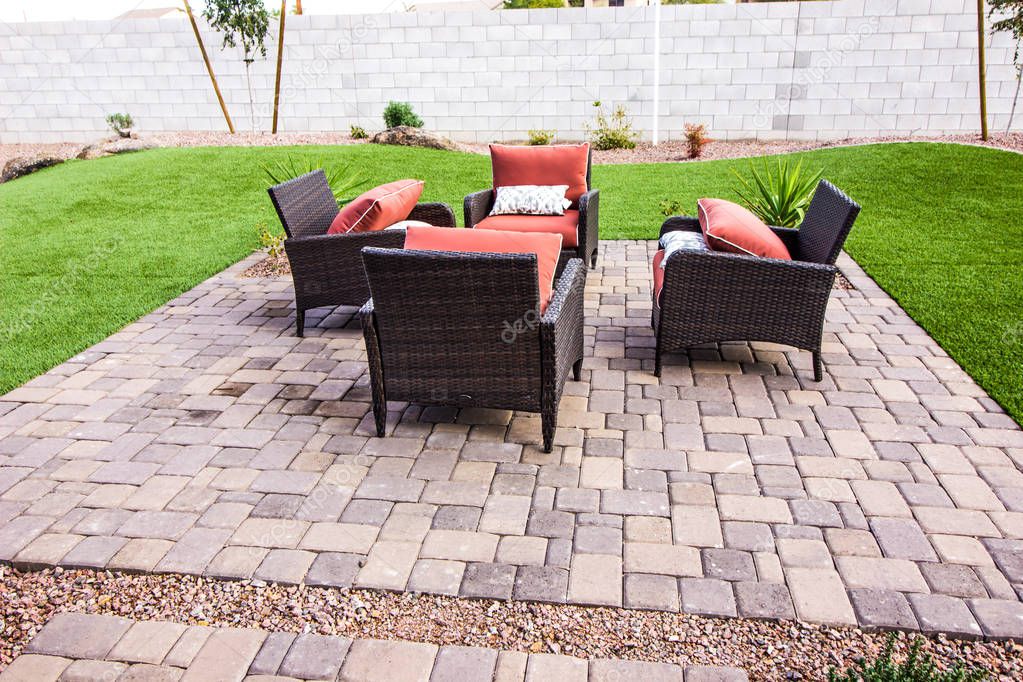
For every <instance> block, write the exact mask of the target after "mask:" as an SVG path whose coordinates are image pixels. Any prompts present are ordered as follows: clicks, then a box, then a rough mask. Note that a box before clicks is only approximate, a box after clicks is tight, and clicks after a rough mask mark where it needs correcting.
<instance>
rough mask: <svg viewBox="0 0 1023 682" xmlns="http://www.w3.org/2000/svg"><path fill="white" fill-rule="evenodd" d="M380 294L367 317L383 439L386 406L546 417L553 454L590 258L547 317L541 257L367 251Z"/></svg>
mask: <svg viewBox="0 0 1023 682" xmlns="http://www.w3.org/2000/svg"><path fill="white" fill-rule="evenodd" d="M362 257H363V261H364V262H365V266H366V276H367V279H368V280H369V288H370V291H371V292H372V294H373V297H372V298H371V299H370V300H369V301H367V302H366V304H365V305H364V306H363V307H362V310H361V311H360V316H361V318H362V326H363V333H364V335H365V339H366V351H367V353H368V355H369V370H370V381H371V384H372V392H373V416H374V417H375V418H376V429H377V435H378V436H383V435H384V432H385V427H386V417H387V400H388V399H390V400H397V401H408V402H413V403H418V404H425V405H446V406H454V407H488V408H497V409H506V410H523V411H526V412H539V413H540V415H541V422H542V432H543V446H544V450H545V451H547V452H550V450H551V445H552V443H553V440H554V431H555V428H556V427H557V417H558V402H559V401H560V399H561V392H562V389H563V388H564V385H565V380H566V379H567V378H568V374H569V371H570V370H571V371H572V373H573V375H574V377H575V379H576V380H578V379H579V372H580V369H581V366H582V357H583V287H584V284H585V279H586V275H585V267H584V266H583V263H582V261H580V260H578V259H574V260H572V261H570V262H569V263H568V264H567V265H566V267H565V269H564V272H563V273H562V274H561V276H560V278H559V279H558V280H557V281H556V282H555V286H554V292H553V295H552V297H551V301H550V303H549V304H548V306H547V309H546V310H545V311H544V313H543V315H539V314H538V313H537V310H538V302H539V291H538V286H537V261H536V256H535V255H534V254H489V253H483V254H480V253H451V252H440V251H404V250H398V249H379V248H367V249H365V250H363V252H362Z"/></svg>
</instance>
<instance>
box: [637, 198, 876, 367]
mask: <svg viewBox="0 0 1023 682" xmlns="http://www.w3.org/2000/svg"><path fill="white" fill-rule="evenodd" d="M859 212H860V207H859V205H858V204H857V203H856V202H855V201H853V200H852V199H850V198H849V197H848V196H846V195H845V194H844V193H843V192H842V191H841V190H839V189H838V188H836V187H835V186H834V185H832V184H831V183H830V182H828V181H826V180H822V181H821V182H820V184H818V186H817V191H816V193H815V194H814V196H813V200H812V201H811V203H810V207H809V208H808V209H807V212H806V216H805V217H804V219H803V223H802V225H801V226H800V227H799V229H786V228H781V227H772V228H771V229H772V230H773V231H774V232H775V234H777V235H778V236H779V237H781V239H782V241H783V242H785V245H786V247H788V249H789V253H790V254H791V255H792V258H793V260H791V261H785V260H775V259H769V258H757V257H753V256H745V255H737V254H734V253H722V252H718V251H710V250H702V249H697V250H689V249H684V250H679V251H675V252H674V253H672V254H671V255H669V256H668V258H667V262H666V263H665V265H664V280H663V284H662V286H661V289H660V292H659V294H660V295H658V292H657V291H656V290H655V291H654V293H653V317H652V324H653V327H654V330H655V331H656V334H657V347H656V356H655V358H656V359H655V369H654V374H656V375H657V376H660V375H661V357H662V355H663V354H664V353H667V352H673V351H678V350H683V349H686V348H689V347H691V346H697V345H700V344H704V343H715V342H721V341H768V342H773V343H780V344H785V345H789V346H795V347H796V348H802V349H803V350H809V351H811V352H813V375H814V381H820V380H821V376H822V365H821V338H822V336H823V332H824V313H825V310H826V308H827V305H828V297H829V296H830V294H831V289H832V286H834V282H835V274H836V273H837V271H838V270H837V268H836V267H835V260H836V259H837V258H838V254H839V252H841V250H842V245H843V244H844V243H845V239H846V236H847V235H848V234H849V230H850V229H851V228H852V225H853V223H854V222H855V221H856V217H857V215H858V214H859ZM675 230H688V231H692V232H699V231H700V223H699V221H698V220H697V219H696V218H690V217H685V216H676V217H673V218H669V219H668V220H666V221H665V222H664V225H662V226H661V235H662V236H663V235H664V234H666V233H668V232H672V231H675ZM655 289H656V287H655Z"/></svg>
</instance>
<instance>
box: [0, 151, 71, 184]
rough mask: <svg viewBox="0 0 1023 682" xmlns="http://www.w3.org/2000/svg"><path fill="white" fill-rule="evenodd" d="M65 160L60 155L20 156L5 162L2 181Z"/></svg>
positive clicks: (1, 175)
mask: <svg viewBox="0 0 1023 682" xmlns="http://www.w3.org/2000/svg"><path fill="white" fill-rule="evenodd" d="M63 162H64V159H62V158H60V157H59V156H18V157H15V158H13V159H11V160H10V161H8V162H7V163H5V164H4V169H3V171H0V182H7V181H8V180H13V179H14V178H20V177H21V176H22V175H28V174H29V173H35V172H36V171H37V170H41V169H43V168H49V167H50V166H56V165H57V164H58V163H63Z"/></svg>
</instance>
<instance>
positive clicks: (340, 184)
mask: <svg viewBox="0 0 1023 682" xmlns="http://www.w3.org/2000/svg"><path fill="white" fill-rule="evenodd" d="M262 168H263V172H264V173H266V177H267V179H268V180H269V181H270V184H271V185H279V184H280V183H282V182H286V181H288V180H291V179H292V178H297V177H298V176H300V175H305V174H306V173H309V172H312V171H314V170H319V169H323V173H324V175H326V176H327V184H328V185H330V191H331V192H332V193H333V194H334V198H335V199H336V200H337V203H338V204H339V205H341V204H344V203H346V202H347V201H351V198H350V195H351V193H352V192H353V191H354V190H356V189H358V188H359V187H362V186H363V185H365V184H366V182H367V181H368V178H367V177H366V176H365V175H364V174H363V173H361V172H360V171H357V170H355V168H354V165H353V164H351V163H346V164H343V165H339V166H338V165H333V166H332V165H330V164H328V163H326V162H324V161H323V160H315V159H311V158H308V157H296V156H288V157H287V158H285V159H284V160H282V161H275V162H273V163H266V164H262ZM346 197H348V198H346Z"/></svg>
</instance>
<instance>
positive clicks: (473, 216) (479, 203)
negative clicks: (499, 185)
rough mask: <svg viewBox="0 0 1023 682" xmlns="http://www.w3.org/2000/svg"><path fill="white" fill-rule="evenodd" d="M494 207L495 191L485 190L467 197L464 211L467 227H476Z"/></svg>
mask: <svg viewBox="0 0 1023 682" xmlns="http://www.w3.org/2000/svg"><path fill="white" fill-rule="evenodd" d="M493 205H494V190H492V189H485V190H481V191H479V192H475V193H473V194H470V195H468V196H467V197H465V201H464V203H463V210H464V212H465V226H466V227H476V223H478V222H480V221H481V220H483V219H484V218H486V217H487V215H488V214H489V213H490V208H491V207H492V206H493Z"/></svg>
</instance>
